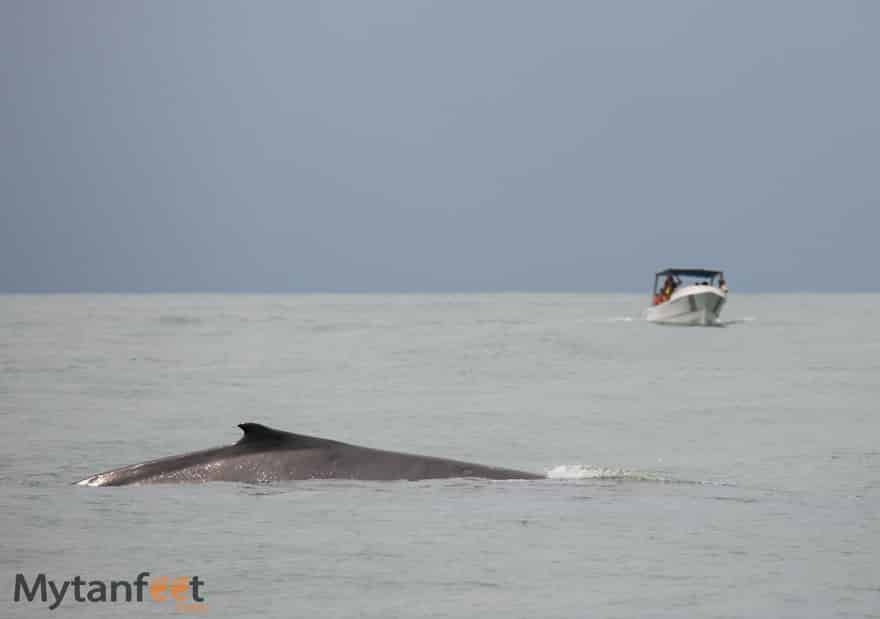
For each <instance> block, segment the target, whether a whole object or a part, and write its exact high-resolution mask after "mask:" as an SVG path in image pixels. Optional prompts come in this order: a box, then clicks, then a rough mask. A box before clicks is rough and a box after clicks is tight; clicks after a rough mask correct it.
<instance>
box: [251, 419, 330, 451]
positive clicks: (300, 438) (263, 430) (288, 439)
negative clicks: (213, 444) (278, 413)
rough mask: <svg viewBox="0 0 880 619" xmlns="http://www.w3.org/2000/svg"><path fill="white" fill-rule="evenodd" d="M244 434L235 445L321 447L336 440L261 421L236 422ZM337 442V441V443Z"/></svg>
mask: <svg viewBox="0 0 880 619" xmlns="http://www.w3.org/2000/svg"><path fill="white" fill-rule="evenodd" d="M238 427H239V428H241V431H242V432H244V436H242V437H241V439H239V441H238V443H236V445H245V444H247V445H256V444H266V445H270V444H281V443H283V444H284V447H285V448H288V447H290V448H300V449H304V448H307V447H321V446H325V445H328V444H331V443H336V441H330V440H327V439H324V438H318V437H316V436H306V435H304V434H294V433H293V432H284V431H283V430H276V429H275V428H270V427H269V426H264V425H263V424H261V423H253V422H246V423H240V424H238ZM337 444H338V443H337Z"/></svg>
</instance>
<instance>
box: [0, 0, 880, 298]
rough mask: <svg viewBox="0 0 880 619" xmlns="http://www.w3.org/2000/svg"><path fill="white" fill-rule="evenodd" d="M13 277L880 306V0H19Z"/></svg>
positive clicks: (76, 282)
mask: <svg viewBox="0 0 880 619" xmlns="http://www.w3.org/2000/svg"><path fill="white" fill-rule="evenodd" d="M0 84H2V89H3V90H2V97H0V218H2V219H0V291H253V292H262V291H266V292H268V291H279V292H283V291H291V292H293V291H494V290H531V291H568V290H570V291H638V292H642V291H646V290H647V289H648V287H649V285H650V284H651V281H652V277H653V271H654V270H656V269H659V268H661V267H666V266H706V267H720V268H724V269H725V270H726V271H727V272H728V276H729V280H730V283H731V286H732V288H733V289H734V290H736V289H740V290H752V291H788V290H826V289H827V290H835V291H841V290H873V291H877V290H880V277H878V265H880V260H878V254H880V251H878V249H877V247H878V241H877V236H878V232H880V112H878V111H880V2H872V1H870V0H866V1H864V2H854V1H850V0H835V1H830V0H828V1H822V2H811V1H803V0H790V1H776V2H773V1H767V0H760V1H736V2H732V1H726V2H710V1H707V0H694V1H692V2H682V1H677V0H669V1H663V2H657V1H654V0H644V1H623V2H620V1H614V0H607V1H604V2H591V1H587V0H577V1H570V2H568V1H557V0H548V1H546V2H539V1H530V2H517V1H508V0H491V1H490V0H445V1H442V2H439V1H438V2H428V1H424V0H400V1H397V2H386V1H382V0H371V1H369V2H363V1H360V0H356V1H355V0H352V1H329V2H311V1H310V2H306V1H287V0H285V1H278V2H268V1H255V2H238V1H237V2H221V1H214V0H212V1H210V2H207V1H190V2H179V1H176V0H175V1H173V2H172V1H156V0H152V1H149V2H147V1H138V2H135V1H126V2H118V1H116V0H113V1H110V0H108V1H105V2H93V1H79V2H61V1H57V2H49V3H47V2H42V1H38V0H21V1H10V0H0Z"/></svg>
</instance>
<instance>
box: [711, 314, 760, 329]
mask: <svg viewBox="0 0 880 619" xmlns="http://www.w3.org/2000/svg"><path fill="white" fill-rule="evenodd" d="M757 320H758V319H757V318H755V317H754V316H746V317H745V318H732V319H730V320H720V321H719V322H718V326H719V327H731V326H733V325H746V324H749V323H750V322H756V321H757Z"/></svg>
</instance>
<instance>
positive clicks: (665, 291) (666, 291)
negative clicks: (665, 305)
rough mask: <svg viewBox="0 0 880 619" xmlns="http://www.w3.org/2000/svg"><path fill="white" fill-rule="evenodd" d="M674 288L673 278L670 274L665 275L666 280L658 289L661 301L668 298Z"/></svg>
mask: <svg viewBox="0 0 880 619" xmlns="http://www.w3.org/2000/svg"><path fill="white" fill-rule="evenodd" d="M674 290H675V280H674V279H672V275H667V276H666V280H665V281H664V282H663V288H661V289H660V297H661V302H662V301H666V300H668V299H669V297H671V296H672V292H673V291H674Z"/></svg>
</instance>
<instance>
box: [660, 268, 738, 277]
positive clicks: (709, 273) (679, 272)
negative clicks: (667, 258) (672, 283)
mask: <svg viewBox="0 0 880 619" xmlns="http://www.w3.org/2000/svg"><path fill="white" fill-rule="evenodd" d="M664 275H672V276H673V277H681V276H683V277H704V278H707V279H712V278H714V277H715V276H716V275H724V272H723V271H713V270H711V269H665V270H663V271H658V272H657V277H663V276H664Z"/></svg>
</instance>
